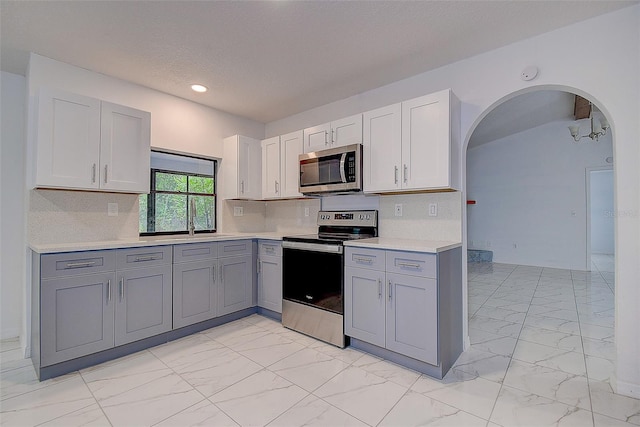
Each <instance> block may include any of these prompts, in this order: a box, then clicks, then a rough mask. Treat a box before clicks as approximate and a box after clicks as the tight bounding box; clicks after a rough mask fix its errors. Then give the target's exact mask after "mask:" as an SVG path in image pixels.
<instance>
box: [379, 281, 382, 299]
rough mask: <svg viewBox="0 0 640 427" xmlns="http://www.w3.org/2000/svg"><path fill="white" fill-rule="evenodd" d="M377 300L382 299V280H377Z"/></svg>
mask: <svg viewBox="0 0 640 427" xmlns="http://www.w3.org/2000/svg"><path fill="white" fill-rule="evenodd" d="M378 299H382V280H380V279H378Z"/></svg>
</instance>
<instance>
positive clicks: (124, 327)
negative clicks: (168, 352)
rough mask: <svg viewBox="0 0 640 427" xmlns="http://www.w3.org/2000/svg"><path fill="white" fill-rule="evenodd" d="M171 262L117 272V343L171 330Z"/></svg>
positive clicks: (120, 343)
mask: <svg viewBox="0 0 640 427" xmlns="http://www.w3.org/2000/svg"><path fill="white" fill-rule="evenodd" d="M171 307H172V302H171V264H167V265H156V266H151V267H142V268H136V269H132V270H125V271H122V272H118V298H117V303H116V313H115V332H116V334H115V338H116V340H115V345H123V344H127V343H130V342H133V341H138V340H141V339H144V338H147V337H151V336H153V335H158V334H161V333H163V332H167V331H170V330H171V325H172V321H171V320H172V319H171V317H172V316H171V311H172V310H171Z"/></svg>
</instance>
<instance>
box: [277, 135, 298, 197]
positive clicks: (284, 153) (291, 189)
mask: <svg viewBox="0 0 640 427" xmlns="http://www.w3.org/2000/svg"><path fill="white" fill-rule="evenodd" d="M302 139H303V134H302V131H298V132H292V133H289V134H286V135H282V136H281V137H280V182H281V183H282V190H281V192H280V197H302V194H301V193H300V192H299V191H298V190H299V187H300V163H299V161H298V156H299V155H300V154H302V145H303V143H302Z"/></svg>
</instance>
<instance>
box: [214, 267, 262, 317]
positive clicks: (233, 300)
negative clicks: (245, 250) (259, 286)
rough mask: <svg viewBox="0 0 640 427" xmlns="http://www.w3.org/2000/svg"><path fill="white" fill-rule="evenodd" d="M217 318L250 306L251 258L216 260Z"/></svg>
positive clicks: (251, 283) (251, 284)
mask: <svg viewBox="0 0 640 427" xmlns="http://www.w3.org/2000/svg"><path fill="white" fill-rule="evenodd" d="M218 268H219V270H220V282H219V285H218V316H224V315H225V314H229V313H233V312H236V311H240V310H243V309H245V308H249V307H251V305H252V291H253V271H254V270H253V257H252V256H251V255H241V256H232V257H229V258H220V259H219V260H218Z"/></svg>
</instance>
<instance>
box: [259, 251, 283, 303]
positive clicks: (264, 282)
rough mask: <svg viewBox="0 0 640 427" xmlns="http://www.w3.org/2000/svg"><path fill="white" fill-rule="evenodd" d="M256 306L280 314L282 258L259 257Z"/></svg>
mask: <svg viewBox="0 0 640 427" xmlns="http://www.w3.org/2000/svg"><path fill="white" fill-rule="evenodd" d="M258 305H259V306H260V307H264V308H266V309H269V310H272V311H275V312H277V313H282V258H281V257H277V256H269V255H261V256H260V260H259V270H258Z"/></svg>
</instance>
